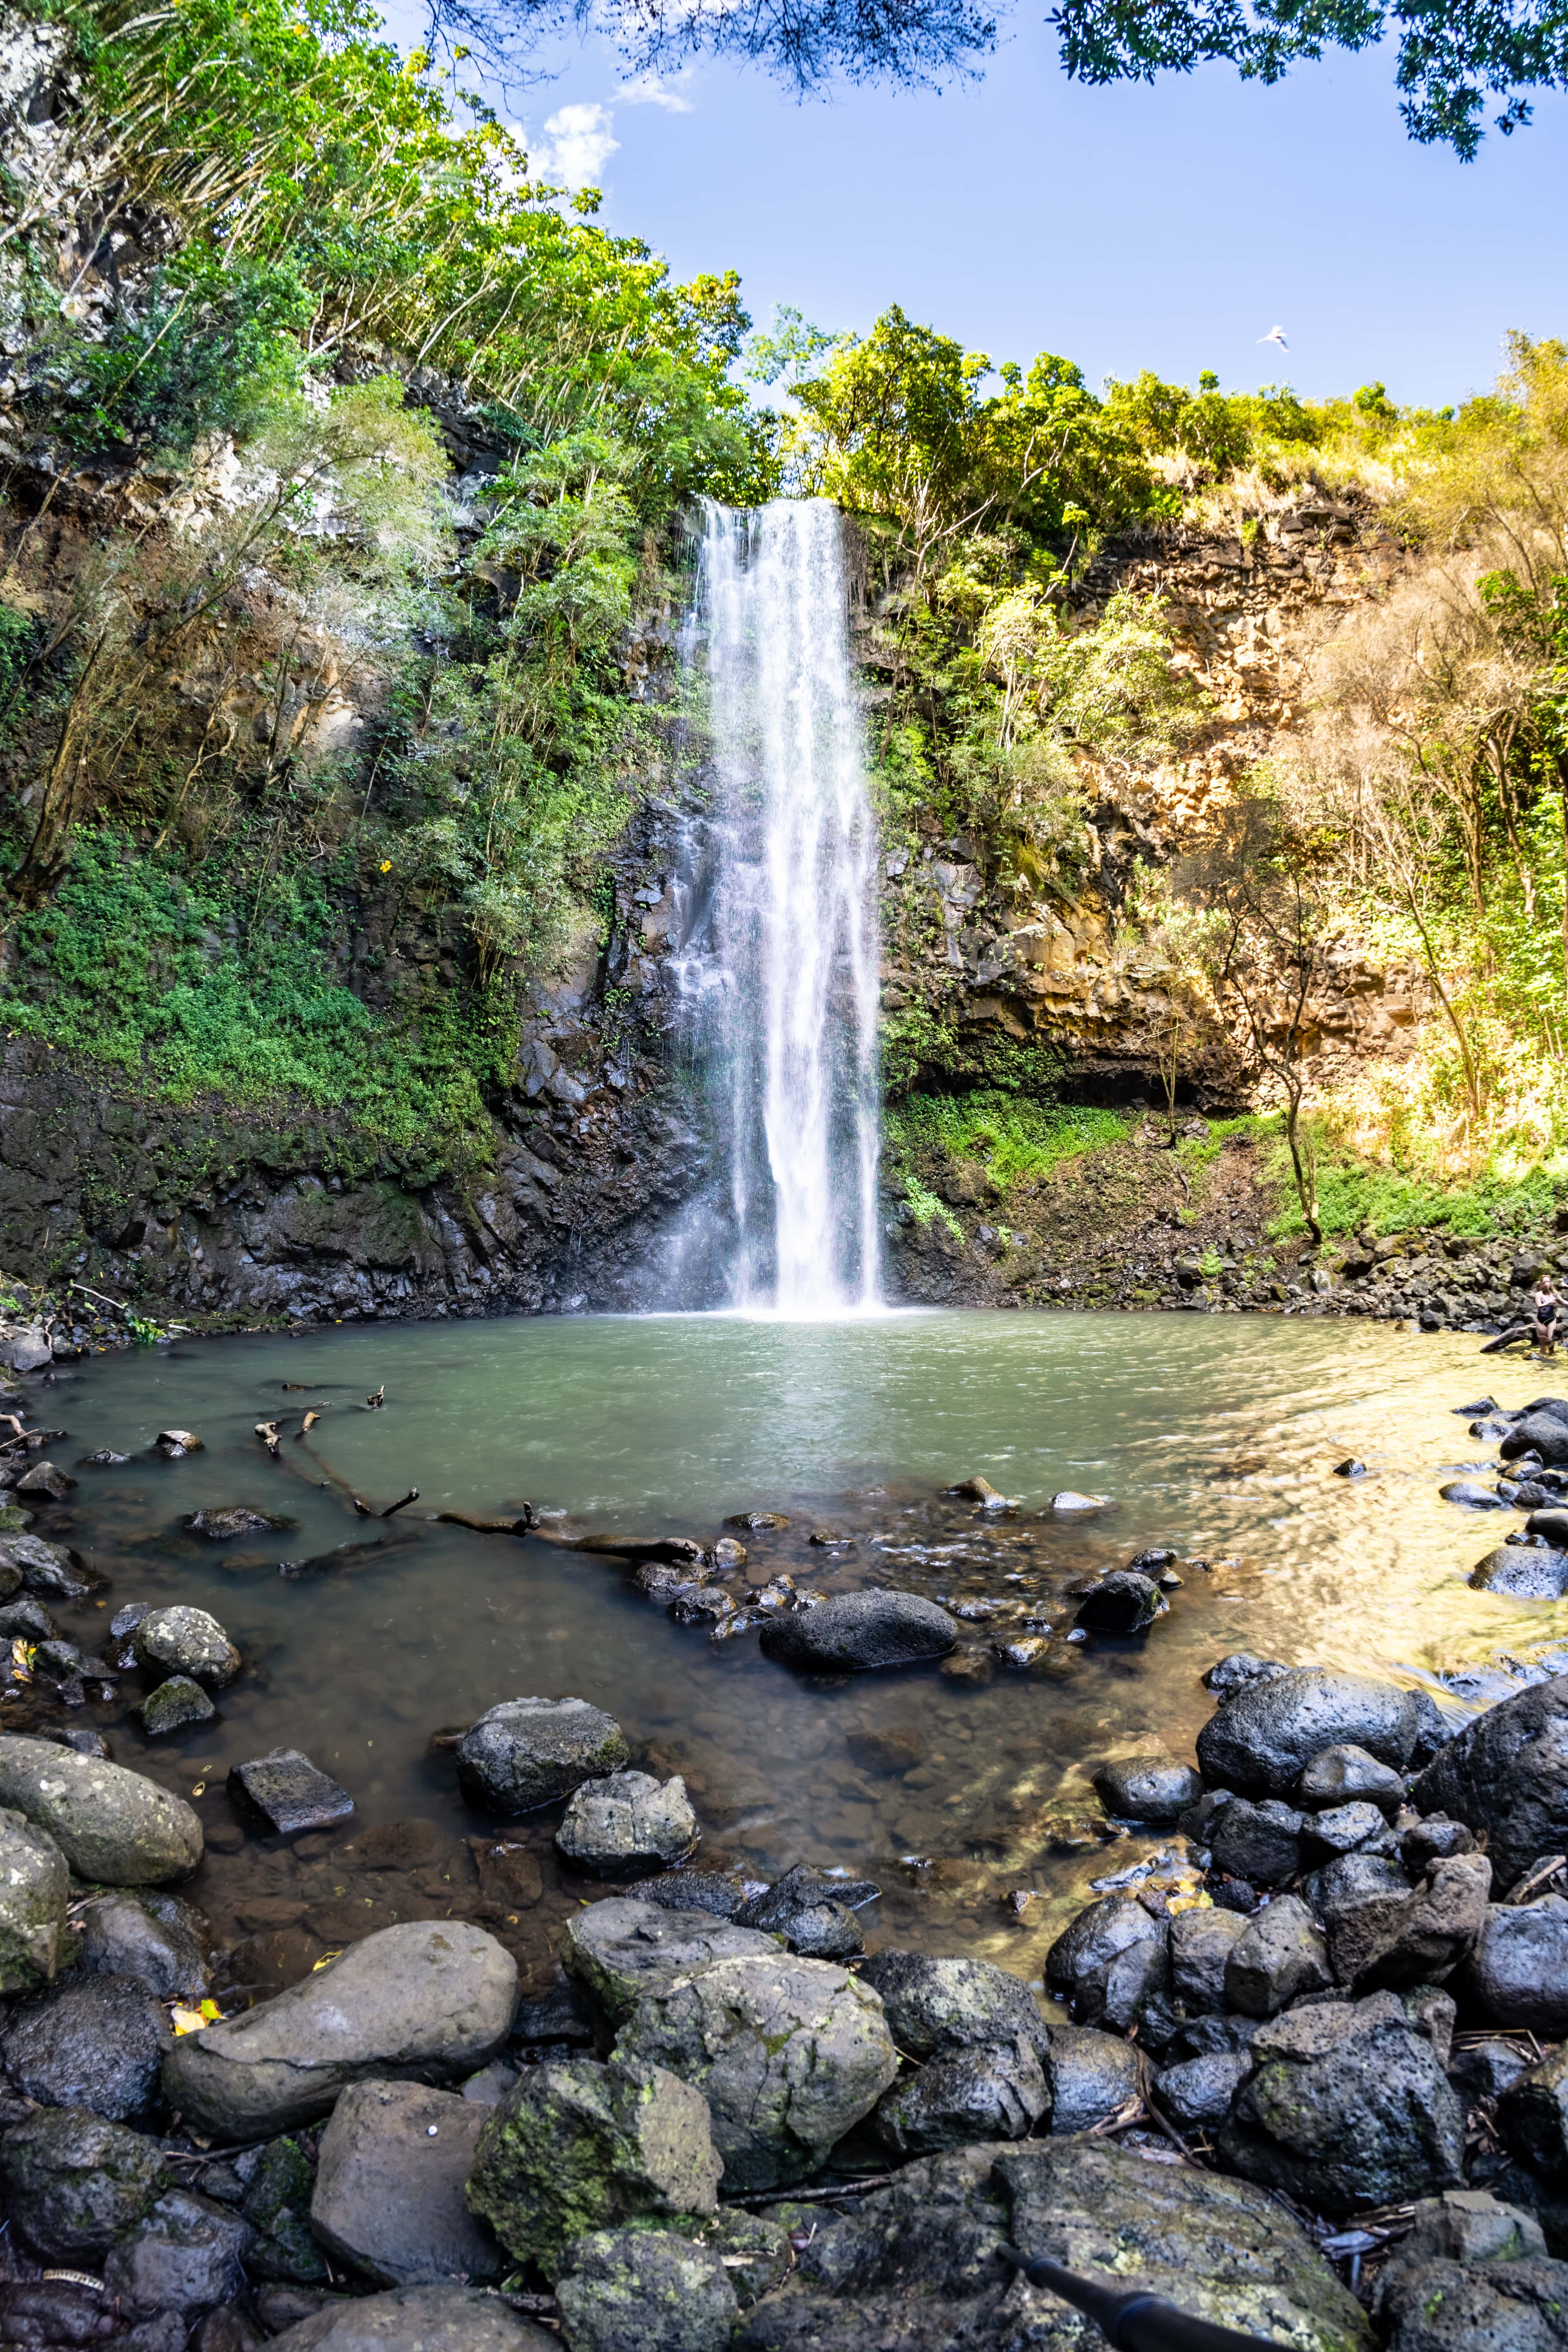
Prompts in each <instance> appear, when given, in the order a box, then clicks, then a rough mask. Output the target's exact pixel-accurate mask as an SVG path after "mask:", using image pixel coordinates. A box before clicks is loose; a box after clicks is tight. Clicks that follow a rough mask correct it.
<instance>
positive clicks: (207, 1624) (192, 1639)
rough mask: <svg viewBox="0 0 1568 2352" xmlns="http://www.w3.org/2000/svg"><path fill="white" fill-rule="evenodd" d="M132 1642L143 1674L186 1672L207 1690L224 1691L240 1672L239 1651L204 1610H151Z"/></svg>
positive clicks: (143, 1619)
mask: <svg viewBox="0 0 1568 2352" xmlns="http://www.w3.org/2000/svg"><path fill="white" fill-rule="evenodd" d="M132 1645H133V1647H134V1649H135V1652H136V1663H137V1664H138V1665H139V1666H140V1667H141V1668H142V1672H143V1674H148V1675H160V1676H167V1675H187V1676H188V1677H189V1678H190V1680H191V1681H192V1682H195V1683H200V1684H201V1685H202V1686H203V1688H204V1689H205V1690H222V1689H223V1687H224V1685H225V1684H226V1683H231V1682H232V1681H233V1680H234V1678H235V1676H236V1675H237V1674H238V1672H239V1668H240V1656H239V1652H238V1651H237V1649H236V1647H235V1645H234V1643H232V1642H231V1641H230V1640H229V1638H228V1635H227V1634H226V1633H225V1632H224V1629H223V1627H222V1626H221V1625H220V1624H219V1623H218V1622H217V1619H216V1617H213V1616H210V1615H209V1614H208V1612H206V1610H205V1609H190V1608H185V1607H181V1608H177V1609H150V1610H149V1611H148V1612H147V1614H146V1616H145V1617H143V1618H142V1620H141V1621H140V1622H139V1623H138V1624H137V1626H136V1629H135V1631H134V1633H132Z"/></svg>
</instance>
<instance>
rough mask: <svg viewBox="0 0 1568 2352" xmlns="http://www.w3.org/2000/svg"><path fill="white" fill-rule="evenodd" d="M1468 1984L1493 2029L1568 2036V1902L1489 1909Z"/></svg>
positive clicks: (1558, 1898)
mask: <svg viewBox="0 0 1568 2352" xmlns="http://www.w3.org/2000/svg"><path fill="white" fill-rule="evenodd" d="M1464 1983H1465V1988H1466V1990H1467V1992H1468V1995H1469V1997H1470V1999H1471V2000H1473V2002H1474V2003H1475V2005H1476V2007H1477V2008H1478V2009H1479V2011H1481V2014H1482V2015H1483V2016H1484V2017H1487V2018H1489V2019H1490V2020H1491V2021H1492V2023H1493V2024H1495V2025H1507V2026H1511V2027H1514V2028H1516V2029H1519V2030H1522V2031H1525V2032H1531V2033H1538V2034H1544V2035H1545V2036H1546V2037H1547V2038H1548V2039H1553V2038H1555V2037H1556V2036H1557V2035H1559V2034H1563V2033H1568V1901H1564V1899H1563V1896H1562V1895H1547V1896H1546V1897H1545V1898H1544V1900H1542V1902H1539V1903H1525V1904H1521V1905H1520V1906H1519V1907H1518V1908H1517V1909H1510V1907H1509V1906H1506V1905H1504V1904H1500V1903H1492V1904H1489V1905H1488V1906H1487V1911H1486V1916H1485V1917H1484V1918H1483V1919H1482V1921H1481V1927H1480V1932H1479V1935H1478V1936H1477V1937H1476V1940H1475V1943H1474V1945H1473V1947H1472V1948H1471V1951H1470V1957H1469V1960H1468V1965H1467V1967H1466V1969H1465V1976H1464Z"/></svg>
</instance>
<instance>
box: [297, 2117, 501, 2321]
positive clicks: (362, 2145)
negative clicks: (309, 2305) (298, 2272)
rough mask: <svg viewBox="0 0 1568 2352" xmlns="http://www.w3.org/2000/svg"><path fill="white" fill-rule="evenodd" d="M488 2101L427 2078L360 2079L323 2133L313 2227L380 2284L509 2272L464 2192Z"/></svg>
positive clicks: (324, 2242) (329, 2245)
mask: <svg viewBox="0 0 1568 2352" xmlns="http://www.w3.org/2000/svg"><path fill="white" fill-rule="evenodd" d="M487 2112H488V2111H487V2109H486V2108H485V2107H484V2106H482V2105H475V2104H474V2103H472V2102H471V2101H469V2100H468V2099H462V2098H459V2097H458V2095H457V2094H456V2093H455V2092H452V2091H433V2090H431V2089H430V2088H429V2087H428V2086H427V2085H426V2084H423V2083H384V2082H374V2083H353V2084H350V2086H349V2088H348V2089H347V2090H346V2091H345V2092H344V2093H343V2095H342V2098H341V2099H340V2100H339V2101H338V2104H337V2105H336V2106H335V2107H334V2108H333V2109H332V2113H331V2120H330V2121H329V2123H328V2125H327V2127H326V2129H325V2131H324V2132H323V2133H322V2134H321V2151H320V2154H319V2156H318V2158H317V2163H316V2185H315V2189H314V2192H313V2193H312V2196H311V2199H310V2227H311V2229H312V2230H313V2231H314V2232H315V2234H316V2236H317V2237H318V2238H319V2239H320V2241H321V2244H322V2245H323V2246H325V2247H326V2249H327V2251H328V2252H329V2253H332V2254H336V2255H338V2256H339V2257H340V2259H341V2260H342V2261H343V2262H345V2263H349V2264H350V2265H351V2266H352V2267H353V2269H355V2270H358V2271H363V2273H364V2274H365V2276H366V2277H367V2278H372V2279H374V2280H375V2281H376V2283H377V2284H378V2285H381V2286H417V2285H420V2284H426V2283H429V2282H431V2281H434V2280H437V2279H473V2280H479V2281H483V2280H486V2279H494V2278H499V2277H500V2273H501V2269H502V2263H501V2256H500V2247H499V2246H498V2245H497V2244H496V2242H495V2239H494V2237H493V2235H492V2234H491V2232H490V2231H489V2230H488V2229H487V2228H486V2227H485V2226H484V2224H483V2223H482V2222H480V2221H476V2220H475V2218H474V2216H473V2214H472V2213H470V2212H469V2210H468V2204H467V2202H466V2201H465V2199H464V2195H463V2191H464V2189H465V2188H466V2187H467V2185H468V2175H469V2173H470V2172H471V2171H472V2170H473V2168H474V2159H475V2157H476V2155H477V2153H478V2149H479V2133H480V2130H481V2129H482V2127H483V2125H484V2121H485V2116H486V2114H487Z"/></svg>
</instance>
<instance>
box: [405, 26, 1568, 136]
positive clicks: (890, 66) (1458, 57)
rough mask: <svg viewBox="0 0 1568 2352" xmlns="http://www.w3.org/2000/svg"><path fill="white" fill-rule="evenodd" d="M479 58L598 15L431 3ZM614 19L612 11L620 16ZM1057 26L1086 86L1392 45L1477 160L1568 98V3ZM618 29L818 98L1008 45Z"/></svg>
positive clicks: (930, 75) (1419, 106)
mask: <svg viewBox="0 0 1568 2352" xmlns="http://www.w3.org/2000/svg"><path fill="white" fill-rule="evenodd" d="M426 5H427V6H428V7H429V10H430V14H431V17H432V19H433V21H434V23H435V24H436V26H437V28H439V30H440V31H442V32H443V33H444V34H445V36H446V37H447V40H448V42H449V43H452V44H454V45H455V46H456V47H457V52H458V55H462V54H464V53H465V52H464V46H463V45H465V44H467V43H470V42H471V43H473V44H475V45H476V46H477V47H480V48H482V49H485V50H486V51H488V52H489V54H490V55H491V56H492V57H497V56H504V55H505V54H507V53H508V52H509V51H510V53H511V54H512V55H513V56H514V57H515V56H516V55H517V53H518V52H519V50H520V49H526V48H527V47H529V46H531V44H532V43H534V42H536V41H537V40H538V39H540V38H541V37H542V36H543V35H544V34H546V33H547V32H550V31H554V30H559V29H560V28H561V27H562V26H564V25H568V24H572V23H576V24H582V23H584V22H585V21H586V20H588V19H589V18H590V17H591V16H593V15H594V14H595V9H594V5H593V0H426ZM606 14H610V12H608V11H606ZM612 23H613V26H614V29H615V31H616V34H617V36H618V37H619V38H620V41H621V44H622V47H623V48H624V49H625V51H626V55H627V57H628V58H630V60H631V61H632V63H633V64H634V65H636V66H638V67H641V68H658V67H660V66H668V65H670V64H673V63H676V62H678V61H679V59H680V58H685V57H690V56H697V55H705V56H710V57H728V58H741V59H743V60H744V61H746V62H748V63H751V64H756V65H761V66H763V67H764V68H766V69H767V70H768V71H770V72H772V73H773V74H776V75H777V76H778V78H779V79H781V80H783V81H784V82H786V83H788V84H790V85H791V86H793V87H794V88H795V89H796V90H798V91H800V92H801V93H802V94H803V95H804V94H805V92H807V91H811V90H816V89H822V88H824V87H825V86H826V85H827V84H829V83H831V82H833V81H836V80H838V79H844V80H847V81H852V82H868V81H890V82H892V83H894V84H895V85H902V86H904V87H906V88H907V87H911V86H912V87H920V86H921V85H925V86H931V85H936V86H940V85H941V84H942V83H943V82H947V81H951V80H952V79H955V78H957V77H961V76H963V77H970V78H973V77H975V76H976V75H977V74H978V73H979V71H980V65H979V60H981V59H983V58H986V57H988V56H989V55H990V54H991V52H992V50H993V49H994V47H995V46H996V41H997V24H996V20H995V18H994V16H987V15H986V14H985V13H984V10H983V9H981V8H979V7H976V6H974V5H972V0H739V5H735V6H731V5H723V4H722V0H712V5H696V6H694V5H691V0H620V5H617V7H616V9H615V11H614V12H613V16H612ZM1047 23H1048V24H1050V25H1053V26H1055V27H1056V29H1057V31H1058V34H1059V35H1060V37H1061V58H1062V64H1063V66H1064V67H1065V68H1066V70H1067V72H1068V75H1069V76H1070V77H1071V78H1072V79H1074V80H1077V81H1084V82H1089V83H1091V84H1093V83H1104V82H1112V81H1152V80H1153V79H1154V77H1155V75H1156V74H1160V73H1191V72H1192V70H1193V68H1194V66H1200V65H1208V64H1213V63H1216V62H1218V63H1229V64H1231V65H1234V66H1235V67H1236V68H1237V70H1238V71H1239V73H1240V74H1241V76H1242V79H1244V80H1246V81H1262V82H1275V81H1279V80H1280V79H1283V77H1284V76H1285V75H1286V74H1287V73H1288V72H1289V69H1290V68H1291V67H1292V66H1295V65H1300V64H1301V63H1303V62H1315V61H1316V60H1317V59H1319V58H1321V57H1322V55H1323V53H1324V51H1325V50H1326V49H1334V48H1338V49H1364V48H1370V47H1373V45H1374V44H1375V43H1377V42H1379V41H1381V40H1383V39H1384V38H1385V37H1387V36H1388V35H1389V34H1390V33H1391V32H1392V33H1394V35H1395V36H1396V37H1397V41H1398V53H1397V63H1396V66H1395V70H1394V83H1395V87H1396V88H1397V89H1398V90H1399V91H1400V93H1401V97H1400V112H1401V114H1402V115H1403V116H1404V118H1405V126H1406V128H1407V129H1408V131H1409V132H1410V136H1411V137H1412V138H1413V139H1416V140H1419V141H1421V142H1423V143H1424V144H1431V143H1433V142H1438V143H1444V144H1447V145H1448V146H1450V147H1452V148H1453V149H1454V150H1455V152H1456V153H1458V154H1459V155H1460V156H1462V157H1464V158H1465V159H1466V160H1467V161H1468V160H1469V159H1470V158H1471V157H1472V156H1473V155H1474V154H1475V153H1476V152H1477V150H1478V148H1479V145H1480V142H1481V140H1482V137H1483V136H1484V121H1483V118H1484V116H1485V114H1486V110H1487V108H1488V105H1489V103H1490V102H1492V101H1496V100H1500V102H1501V103H1500V111H1499V112H1498V113H1497V114H1496V115H1495V116H1494V118H1493V120H1494V121H1495V123H1496V126H1497V128H1498V130H1499V131H1502V132H1503V133H1504V134H1505V135H1506V134H1507V133H1509V132H1510V131H1517V130H1519V129H1520V128H1521V126H1522V125H1523V124H1525V123H1527V122H1529V121H1530V120H1531V101H1530V99H1529V97H1528V96H1527V95H1526V93H1527V92H1528V91H1530V90H1532V89H1563V88H1564V87H1565V86H1568V6H1565V5H1564V0H1510V5H1507V6H1504V5H1499V0H1447V5H1443V6H1441V7H1434V6H1432V5H1430V0H1395V5H1394V6H1393V7H1385V6H1384V5H1380V0H1063V5H1060V6H1058V7H1055V8H1052V9H1050V10H1049V11H1048V12H1047Z"/></svg>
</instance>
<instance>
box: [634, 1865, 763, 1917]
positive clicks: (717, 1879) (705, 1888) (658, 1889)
mask: <svg viewBox="0 0 1568 2352" xmlns="http://www.w3.org/2000/svg"><path fill="white" fill-rule="evenodd" d="M745 1900H746V1882H745V1880H744V1879H743V1878H737V1877H736V1876H735V1874H734V1873H733V1872H732V1871H728V1870H667V1871H661V1872H660V1873H659V1874H658V1877H657V1878H649V1879H646V1880H645V1881H644V1882H643V1884H642V1885H640V1886H639V1887H638V1888H637V1901H638V1902H639V1903H658V1904H662V1906H664V1908H665V1909H666V1910H667V1911H710V1912H711V1913H712V1915H713V1916H714V1918H715V1919H732V1918H733V1917H734V1916H735V1914H736V1912H737V1911H739V1910H740V1908H741V1906H742V1904H743V1903H744V1902H745Z"/></svg>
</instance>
